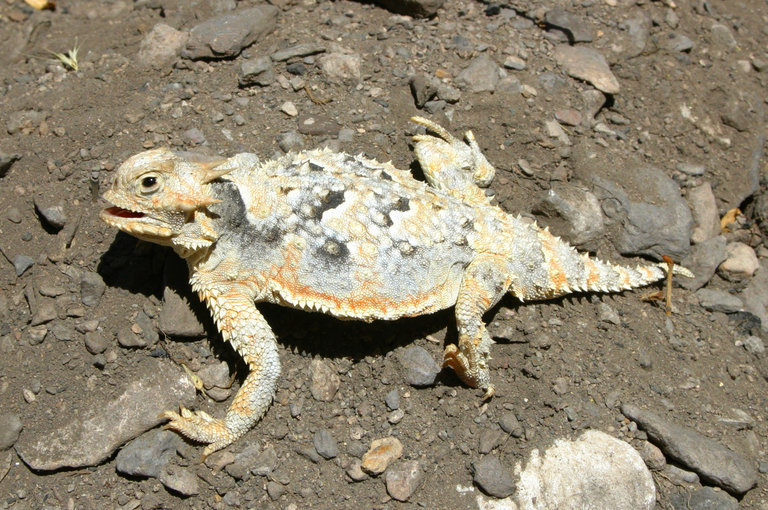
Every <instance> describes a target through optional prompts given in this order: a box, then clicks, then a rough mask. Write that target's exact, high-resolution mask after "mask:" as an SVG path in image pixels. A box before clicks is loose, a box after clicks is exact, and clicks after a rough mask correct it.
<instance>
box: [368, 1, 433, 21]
mask: <svg viewBox="0 0 768 510" xmlns="http://www.w3.org/2000/svg"><path fill="white" fill-rule="evenodd" d="M444 2H445V0H375V3H377V4H379V5H380V6H382V7H384V8H385V9H387V10H388V11H392V12H395V13H397V14H405V15H407V16H413V17H414V18H429V17H431V16H434V15H435V14H436V13H437V10H438V9H439V8H440V7H441V6H442V5H443V3H444Z"/></svg>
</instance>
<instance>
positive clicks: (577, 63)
mask: <svg viewBox="0 0 768 510" xmlns="http://www.w3.org/2000/svg"><path fill="white" fill-rule="evenodd" d="M555 60H556V61H557V63H558V65H560V66H561V67H562V68H563V69H564V70H565V72H566V74H568V75H569V76H572V77H573V78H577V79H579V80H584V81H586V82H589V83H591V84H592V85H594V86H595V88H596V89H598V90H600V91H602V92H605V93H606V94H618V93H619V90H620V89H621V87H620V86H619V81H618V80H617V79H616V77H615V76H614V75H613V73H612V72H611V69H610V67H608V62H606V60H605V57H603V55H602V54H601V53H599V52H598V51H597V50H593V49H592V48H585V47H581V46H568V45H567V44H561V45H560V46H558V47H556V48H555Z"/></svg>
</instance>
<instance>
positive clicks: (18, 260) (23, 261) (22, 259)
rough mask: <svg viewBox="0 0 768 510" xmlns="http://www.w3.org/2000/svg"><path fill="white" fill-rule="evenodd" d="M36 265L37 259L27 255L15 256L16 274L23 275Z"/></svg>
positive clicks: (14, 267) (14, 266)
mask: <svg viewBox="0 0 768 510" xmlns="http://www.w3.org/2000/svg"><path fill="white" fill-rule="evenodd" d="M34 265H35V259H33V258H32V257H29V256H27V255H16V256H15V257H13V269H14V271H16V276H21V275H23V274H24V273H25V272H26V270H27V269H29V268H30V267H32V266H34Z"/></svg>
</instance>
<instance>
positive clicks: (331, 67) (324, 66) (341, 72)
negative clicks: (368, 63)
mask: <svg viewBox="0 0 768 510" xmlns="http://www.w3.org/2000/svg"><path fill="white" fill-rule="evenodd" d="M362 63H363V58H362V57H361V56H360V54H359V53H354V52H349V53H346V52H342V51H336V52H333V53H328V54H326V55H323V56H321V57H320V58H318V59H317V65H318V66H319V67H320V70H321V71H322V72H323V74H324V75H325V77H326V78H327V79H328V81H329V82H331V83H340V84H348V85H352V84H356V83H359V82H360V79H361V78H362V74H361V71H360V67H361V66H362Z"/></svg>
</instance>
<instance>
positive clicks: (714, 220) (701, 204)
mask: <svg viewBox="0 0 768 510" xmlns="http://www.w3.org/2000/svg"><path fill="white" fill-rule="evenodd" d="M687 198H688V203H689V204H690V207H691V214H692V216H693V232H691V242H692V243H694V244H696V243H702V242H704V241H706V240H708V239H712V238H713V237H716V236H718V235H720V216H719V215H718V212H717V202H716V201H715V194H714V193H712V186H711V185H710V184H709V183H708V182H703V183H701V184H700V185H698V186H694V187H692V188H690V189H689V190H688V195H687Z"/></svg>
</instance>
